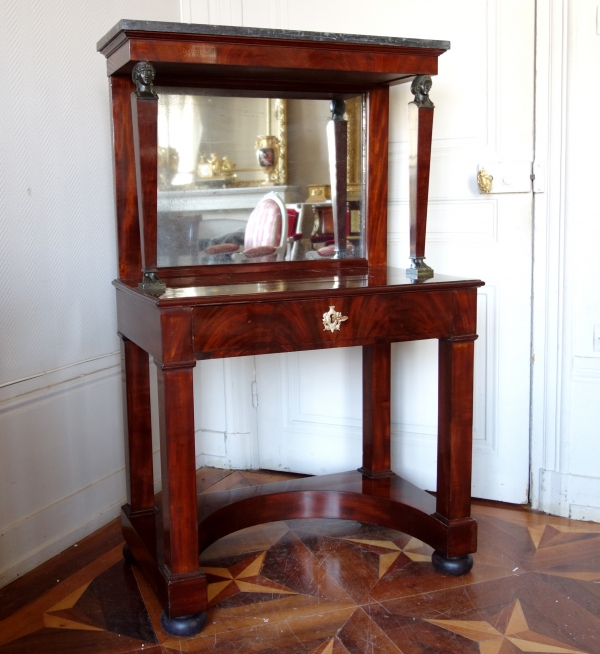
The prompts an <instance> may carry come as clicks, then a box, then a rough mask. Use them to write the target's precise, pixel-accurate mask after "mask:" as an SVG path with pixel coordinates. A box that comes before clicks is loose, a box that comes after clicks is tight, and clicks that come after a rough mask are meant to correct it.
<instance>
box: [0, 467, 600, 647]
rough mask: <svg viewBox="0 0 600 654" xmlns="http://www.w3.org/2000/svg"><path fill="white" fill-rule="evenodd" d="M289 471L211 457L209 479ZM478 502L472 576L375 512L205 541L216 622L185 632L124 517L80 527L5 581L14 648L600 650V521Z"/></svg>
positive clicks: (247, 479)
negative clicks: (132, 555) (81, 537)
mask: <svg viewBox="0 0 600 654" xmlns="http://www.w3.org/2000/svg"><path fill="white" fill-rule="evenodd" d="M281 479H282V475H279V474H271V473H257V472H249V473H244V472H236V473H228V472H226V471H214V470H201V471H199V485H200V486H201V487H203V488H205V492H210V491H211V490H215V489H218V490H221V489H225V488H231V487H239V486H247V485H255V484H257V483H266V482H268V481H280V480H281ZM473 514H474V515H475V517H476V518H477V520H478V523H479V551H478V552H477V554H476V555H475V556H474V558H475V565H474V567H473V570H472V571H471V572H470V573H469V574H468V575H466V576H464V577H459V578H454V577H448V576H444V575H439V574H438V573H436V572H434V570H433V568H432V566H431V548H429V547H428V546H427V545H424V544H423V543H421V542H420V541H418V540H417V539H415V538H412V537H410V536H408V535H406V534H402V533H399V532H396V531H393V530H390V529H386V528H383V527H377V526H373V525H368V524H362V523H357V522H349V521H335V520H289V521H284V522H277V523H270V524H266V525H261V526H257V527H252V528H250V529H246V530H244V531H240V532H237V533H235V534H231V535H230V536H228V537H226V538H223V539H221V540H220V541H217V542H216V543H214V544H213V545H211V546H210V547H209V548H208V549H207V550H206V551H205V552H203V554H202V557H201V565H202V568H203V569H204V571H205V573H206V575H207V579H208V593H209V609H208V619H207V625H206V628H205V629H204V631H203V632H202V633H201V634H199V635H198V636H196V637H194V638H190V639H182V640H179V639H176V638H173V637H171V636H168V635H167V634H165V633H164V632H163V631H162V629H161V628H160V622H159V616H160V611H161V607H160V606H159V604H158V603H157V601H156V599H155V597H154V595H153V594H152V592H151V591H150V589H149V587H148V585H147V584H146V582H145V579H144V577H143V576H142V575H141V574H140V572H139V570H138V569H137V567H136V566H133V567H131V566H129V565H127V564H126V563H125V562H124V561H123V559H122V556H121V545H115V538H114V534H113V533H112V532H113V531H115V530H118V528H119V527H118V524H117V523H115V525H114V526H113V527H110V528H109V531H110V530H112V531H110V533H109V532H106V535H105V536H103V537H102V538H103V540H102V539H101V540H98V538H97V537H96V541H95V544H94V548H95V549H94V550H93V552H92V551H91V550H90V546H87V547H86V544H85V542H82V543H81V544H80V545H81V549H80V550H79V551H78V550H75V549H74V548H71V549H70V550H69V551H68V552H66V553H63V554H61V555H59V557H57V558H56V560H53V561H50V562H48V563H46V564H44V566H41V567H40V569H39V570H37V571H33V572H32V573H30V574H29V575H27V576H26V577H24V578H22V579H20V580H18V581H17V582H14V583H13V584H11V585H10V586H7V587H6V588H4V589H2V590H0V654H9V653H10V654H12V653H19V654H21V653H28V652H36V653H37V652H41V653H54V652H56V653H60V654H70V653H73V654H76V653H80V652H86V654H87V653H90V654H111V653H119V654H120V653H123V654H125V653H132V654H133V653H138V654H139V653H140V652H151V653H153V654H159V653H168V652H171V653H173V652H190V653H200V652H219V653H221V652H222V653H224V654H227V653H229V652H231V653H233V652H236V653H241V652H243V653H244V654H253V653H256V654H258V653H260V654H275V653H277V654H296V653H303V654H363V653H364V654H367V653H368V654H372V653H373V654H388V653H389V654H392V653H395V654H397V653H398V652H400V653H402V654H417V653H419V654H420V653H423V654H425V653H427V654H431V653H440V654H442V653H443V654H453V653H461V654H464V653H471V652H473V653H478V654H513V653H514V654H517V653H519V652H542V653H543V652H546V653H577V654H580V653H582V652H584V653H587V654H595V653H597V654H600V617H599V616H600V525H598V524H594V523H585V522H576V521H571V520H566V519H562V518H555V517H551V516H545V515H540V514H536V513H533V512H528V511H523V510H520V509H511V508H505V507H504V506H493V505H490V504H489V503H479V504H476V505H475V506H474V508H473ZM90 538H91V539H93V538H94V536H92V537H90ZM102 543H104V547H103V545H102ZM78 552H79V553H78ZM84 552H85V556H84V554H83V553H84ZM92 554H93V556H92ZM69 557H70V559H69ZM78 557H79V558H78ZM78 562H79V565H77V563H78ZM60 571H63V572H64V571H68V574H64V575H63V574H61V577H64V578H59V579H57V580H56V583H52V584H51V583H50V579H51V578H52V577H53V576H58V575H59V573H60ZM28 578H29V579H28ZM36 584H37V586H38V587H39V588H40V590H39V592H38V593H37V595H36V593H35V585H36ZM2 606H8V607H10V608H9V609H6V610H4V612H3V609H2Z"/></svg>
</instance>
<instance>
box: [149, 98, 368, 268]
mask: <svg viewBox="0 0 600 654" xmlns="http://www.w3.org/2000/svg"><path fill="white" fill-rule="evenodd" d="M156 90H157V93H158V96H159V104H158V191H157V192H158V198H157V199H158V265H159V266H160V267H167V266H169V267H170V266H190V265H214V264H224V263H231V264H242V263H262V262H273V261H300V260H306V259H315V260H318V259H328V258H334V257H335V258H339V257H340V256H345V257H362V256H363V251H362V250H363V241H364V239H363V232H364V224H365V220H364V203H363V202H362V199H363V168H364V164H363V159H364V157H363V152H364V144H363V134H364V128H363V119H364V118H363V113H364V112H363V98H362V96H357V97H354V98H351V99H350V100H346V114H345V116H344V118H345V119H346V120H347V128H344V129H345V130H346V132H347V146H344V147H345V148H346V149H345V150H344V151H345V152H346V153H347V154H346V159H345V167H346V169H347V174H346V182H347V184H346V186H347V201H346V202H345V205H344V206H345V210H342V209H341V208H340V209H339V210H337V214H339V216H340V219H339V220H338V221H337V225H338V226H339V225H341V226H342V227H341V229H342V230H343V231H344V234H345V237H346V243H347V245H346V248H345V250H344V251H343V252H342V253H340V250H339V248H338V249H337V250H336V246H335V237H334V232H335V229H334V216H335V215H336V209H335V207H334V206H333V205H332V199H331V197H332V193H331V179H330V178H331V174H330V157H329V149H330V148H329V149H328V140H327V125H328V123H329V122H330V121H331V111H330V106H329V105H330V102H329V100H305V99H301V100H300V99H288V100H283V99H271V98H254V97H242V96H239V97H236V96H222V95H217V94H214V92H207V91H205V90H198V89H179V88H177V89H175V88H160V87H159V88H157V89H156ZM333 156H334V159H335V155H333ZM334 191H335V188H334ZM333 195H334V196H335V192H334V194H333ZM334 200H335V197H334ZM338 204H339V201H338ZM336 206H337V205H336ZM340 207H341V205H340ZM339 229H340V227H338V231H339Z"/></svg>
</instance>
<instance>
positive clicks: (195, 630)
mask: <svg viewBox="0 0 600 654" xmlns="http://www.w3.org/2000/svg"><path fill="white" fill-rule="evenodd" d="M205 624H206V611H203V612H202V613H192V615H184V616H182V617H181V618H170V617H169V616H168V615H167V614H166V613H165V612H164V611H163V612H162V613H161V614H160V626H161V627H162V628H163V629H164V630H165V631H166V632H167V633H168V634H169V636H178V637H179V638H186V637H187V636H195V635H196V634H199V633H200V632H201V631H202V629H204V625H205Z"/></svg>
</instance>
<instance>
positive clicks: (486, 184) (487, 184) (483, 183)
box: [477, 168, 494, 193]
mask: <svg viewBox="0 0 600 654" xmlns="http://www.w3.org/2000/svg"><path fill="white" fill-rule="evenodd" d="M493 181H494V178H493V177H492V175H490V174H489V173H488V171H487V170H486V169H485V168H482V169H481V170H480V171H479V172H478V173H477V186H479V190H480V191H481V192H482V193H491V191H492V182H493Z"/></svg>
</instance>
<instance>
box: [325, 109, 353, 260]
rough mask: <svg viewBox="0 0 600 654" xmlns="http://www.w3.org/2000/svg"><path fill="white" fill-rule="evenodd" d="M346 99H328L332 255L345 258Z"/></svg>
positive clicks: (346, 187) (346, 193)
mask: <svg viewBox="0 0 600 654" xmlns="http://www.w3.org/2000/svg"><path fill="white" fill-rule="evenodd" d="M345 113H346V103H345V102H344V101H343V100H339V99H338V100H333V101H332V102H331V120H330V121H329V123H328V124H327V147H328V150H329V176H330V180H331V206H332V210H333V235H334V239H335V255H334V259H345V258H346V254H347V237H348V232H347V225H346V210H347V204H348V203H347V197H348V121H347V120H345V118H344V114H345Z"/></svg>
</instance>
